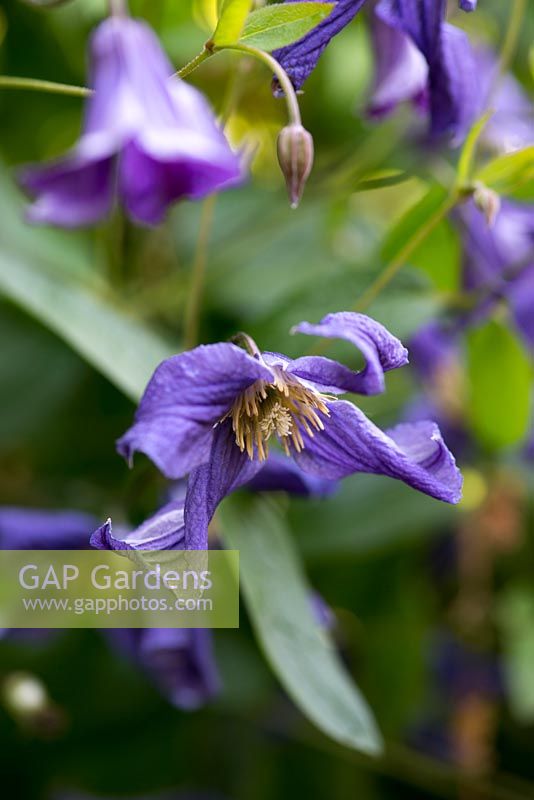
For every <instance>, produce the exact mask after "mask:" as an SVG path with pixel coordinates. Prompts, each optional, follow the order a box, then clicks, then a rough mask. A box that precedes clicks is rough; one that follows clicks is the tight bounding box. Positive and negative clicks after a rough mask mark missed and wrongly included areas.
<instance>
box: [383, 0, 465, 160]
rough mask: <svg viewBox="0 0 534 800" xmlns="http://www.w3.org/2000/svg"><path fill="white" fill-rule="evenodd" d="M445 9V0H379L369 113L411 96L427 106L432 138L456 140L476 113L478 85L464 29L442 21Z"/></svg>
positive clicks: (389, 108)
mask: <svg viewBox="0 0 534 800" xmlns="http://www.w3.org/2000/svg"><path fill="white" fill-rule="evenodd" d="M462 7H463V6H462ZM471 10H472V9H471ZM446 12H447V3H446V0H380V2H379V3H378V5H377V6H376V8H375V11H374V21H373V42H374V50H375V60H376V75H375V82H374V87H373V90H372V94H371V99H370V102H369V112H370V113H371V114H372V115H383V114H386V113H389V112H390V111H392V110H393V109H394V108H395V107H396V106H397V105H398V104H399V103H401V102H405V101H411V102H413V103H414V104H415V105H416V106H417V107H418V108H419V109H420V110H428V112H429V114H430V133H431V135H432V136H433V137H436V136H448V137H449V138H450V140H451V143H452V144H454V145H457V144H460V143H461V141H462V140H463V138H464V137H465V135H466V133H467V131H468V130H469V128H470V127H471V125H472V123H473V122H474V120H475V119H476V117H477V111H478V107H479V101H480V89H479V86H478V76H477V63H476V59H475V52H474V49H473V47H472V45H471V43H470V41H469V38H468V36H467V34H466V33H464V31H462V30H460V28H457V27H456V26H454V25H450V24H449V23H447V22H446V21H445V16H446Z"/></svg>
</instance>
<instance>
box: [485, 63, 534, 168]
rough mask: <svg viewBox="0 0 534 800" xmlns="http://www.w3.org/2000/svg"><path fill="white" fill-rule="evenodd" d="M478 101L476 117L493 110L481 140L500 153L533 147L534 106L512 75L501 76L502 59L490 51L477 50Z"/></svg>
mask: <svg viewBox="0 0 534 800" xmlns="http://www.w3.org/2000/svg"><path fill="white" fill-rule="evenodd" d="M475 59H476V69H477V79H478V84H479V101H478V110H477V112H476V116H477V117H478V116H481V115H482V113H483V112H484V111H485V110H486V109H488V108H491V110H492V115H491V117H490V118H489V120H488V122H487V123H486V125H485V126H484V130H483V131H482V135H481V141H482V142H483V143H484V144H485V145H486V146H487V147H489V148H490V149H492V150H494V151H496V152H497V153H511V152H514V151H515V150H521V149H523V148H524V147H527V146H528V145H531V144H534V105H533V104H532V102H531V100H530V98H529V97H528V95H527V93H526V92H525V90H524V89H523V87H522V86H521V84H520V83H519V82H518V81H517V80H516V79H515V78H514V76H513V75H512V74H510V73H507V74H505V75H501V74H500V65H499V59H498V57H497V56H496V55H495V53H493V52H491V51H490V50H488V49H487V48H484V47H481V48H477V49H476V51H475Z"/></svg>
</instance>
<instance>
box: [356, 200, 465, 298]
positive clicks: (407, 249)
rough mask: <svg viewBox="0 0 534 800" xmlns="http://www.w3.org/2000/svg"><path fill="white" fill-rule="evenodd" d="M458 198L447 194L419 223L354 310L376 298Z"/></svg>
mask: <svg viewBox="0 0 534 800" xmlns="http://www.w3.org/2000/svg"><path fill="white" fill-rule="evenodd" d="M458 200H459V195H458V193H457V192H456V191H454V192H452V193H451V194H450V195H448V197H447V198H446V199H445V201H444V202H443V203H442V204H441V206H440V207H439V208H438V209H436V211H435V212H434V213H433V214H432V216H431V217H429V219H427V221H426V222H425V224H424V225H421V227H420V228H418V230H417V231H416V232H415V233H414V235H413V236H412V237H411V238H410V239H408V241H407V242H406V244H405V245H404V247H403V248H402V249H401V250H400V251H399V253H398V254H397V255H396V256H395V258H393V259H392V260H391V261H390V262H389V263H388V264H387V265H386V267H385V269H384V271H383V272H382V273H381V274H380V275H379V276H378V278H377V279H376V280H375V281H374V282H373V283H372V284H371V285H370V286H369V288H368V289H367V290H366V291H365V292H364V293H363V295H362V296H361V297H360V299H359V300H358V302H357V303H356V304H355V306H354V309H353V310H354V311H363V310H364V309H366V308H368V307H369V306H370V305H371V303H373V302H374V301H375V300H376V298H377V297H378V295H379V294H380V292H381V291H382V289H384V288H385V287H386V286H387V285H388V283H390V282H391V281H392V280H393V278H394V277H395V275H396V274H397V272H398V271H399V270H400V269H401V267H402V266H403V265H404V264H405V263H406V261H407V260H408V258H409V257H410V256H411V255H412V253H413V252H414V251H415V250H416V249H417V247H419V245H420V244H422V243H423V242H424V240H425V239H426V237H427V236H429V235H430V234H431V233H432V231H433V230H434V228H435V227H436V226H437V225H438V224H439V223H440V222H441V220H442V219H444V218H445V217H446V216H447V214H448V213H449V211H451V210H452V209H453V208H454V206H455V205H456V204H457V202H458Z"/></svg>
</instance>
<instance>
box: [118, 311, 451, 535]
mask: <svg viewBox="0 0 534 800" xmlns="http://www.w3.org/2000/svg"><path fill="white" fill-rule="evenodd" d="M294 332H299V333H305V334H308V335H312V336H324V337H327V338H340V339H345V340H348V341H349V342H351V343H352V344H354V345H355V346H356V347H358V348H359V349H360V351H361V352H362V353H363V354H364V356H365V359H366V365H365V367H364V369H363V370H361V371H359V372H355V371H353V370H351V369H349V368H348V367H346V366H344V365H342V364H340V363H338V362H336V361H333V360H331V359H328V358H324V357H322V356H305V357H303V358H298V359H296V360H291V359H289V358H287V357H286V356H283V355H281V354H279V353H269V352H263V353H261V352H260V351H259V350H258V349H257V347H256V346H255V344H254V343H253V342H252V341H251V340H250V339H248V337H247V339H246V345H247V346H248V349H249V352H246V351H245V350H244V349H241V348H240V347H237V346H236V345H235V344H230V343H219V344H213V345H204V346H200V347H197V348H195V349H194V350H192V351H189V352H186V353H182V354H181V355H178V356H174V357H172V358H170V359H168V360H166V361H164V362H163V363H162V364H160V366H159V367H158V368H157V370H156V372H155V373H154V375H153V377H152V378H151V380H150V382H149V384H148V386H147V389H146V391H145V394H144V395H143V398H142V400H141V403H140V405H139V409H138V411H137V414H136V419H135V422H134V425H133V426H132V427H131V428H130V429H129V430H128V431H127V432H126V434H125V435H124V436H123V437H122V439H121V440H120V441H119V442H118V448H119V451H120V452H121V453H122V454H123V455H124V456H125V457H126V458H127V459H128V460H129V461H131V459H132V457H133V454H134V453H135V452H136V451H140V452H143V453H145V454H146V455H148V456H149V457H150V458H151V459H152V461H154V463H155V464H156V465H157V466H158V467H159V469H160V470H161V471H162V472H163V473H164V474H165V475H166V476H167V477H170V478H179V477H181V476H183V475H185V474H188V473H190V476H189V483H188V490H187V497H186V501H185V508H184V527H185V533H184V541H185V546H186V547H187V548H190V549H205V548H206V544H207V528H208V524H209V522H210V520H211V517H212V516H213V513H214V512H215V509H216V507H217V505H218V503H219V502H220V501H221V500H222V498H223V497H225V496H226V495H227V494H228V493H229V492H230V491H233V490H234V489H236V488H237V487H238V486H242V485H244V484H245V483H247V482H249V481H251V480H252V478H253V477H254V476H255V475H256V474H257V473H258V472H259V470H260V469H261V468H262V465H263V464H264V462H265V460H266V458H267V455H268V451H269V443H270V442H271V441H272V440H276V439H277V440H278V442H279V443H280V445H281V446H282V449H283V450H284V451H285V454H286V456H292V457H293V458H294V459H295V461H296V462H297V463H298V465H299V466H300V467H301V468H302V469H303V470H304V471H305V472H309V473H310V474H313V475H316V476H318V477H321V478H326V479H329V480H333V479H339V478H342V477H345V476H347V475H350V474H352V473H355V472H368V473H374V474H380V475H388V476H389V477H392V478H397V479H399V480H403V481H405V482H406V483H408V484H409V485H411V486H413V487H414V488H417V489H419V490H420V491H423V492H425V493H427V494H429V495H431V496H433V497H436V498H439V499H441V500H445V501H447V502H452V503H454V502H457V501H458V500H459V497H460V493H461V483H462V480H461V475H460V473H459V471H458V469H457V468H456V465H455V461H454V458H453V456H452V455H451V453H450V452H449V451H448V449H447V448H446V447H445V445H444V443H443V440H442V438H441V435H440V432H439V429H438V428H437V426H436V425H435V424H434V423H432V422H421V423H417V424H415V425H409V424H404V425H399V426H397V427H395V428H393V429H391V430H389V431H386V432H384V431H381V430H380V429H379V428H377V427H376V426H375V425H374V424H373V423H372V422H371V421H370V420H369V419H367V417H366V416H365V415H364V414H363V413H362V412H361V411H360V410H359V409H358V408H357V407H356V406H354V405H353V404H352V403H350V402H348V401H346V400H342V399H338V398H337V396H338V395H340V394H343V393H345V392H352V393H355V392H358V393H360V394H376V393H379V392H382V391H383V390H384V373H385V372H386V371H388V370H390V369H394V368H396V367H399V366H402V365H404V364H406V363H407V351H406V349H405V348H404V347H403V346H402V344H401V343H400V342H399V340H398V339H396V338H395V337H394V336H392V335H391V334H390V333H389V332H388V331H387V330H386V329H385V328H384V327H383V326H382V325H380V324H379V323H377V322H375V321H374V320H372V319H370V318H369V317H366V316H364V315H361V314H354V313H337V314H329V315H327V316H326V317H325V318H324V319H323V320H322V321H321V322H320V323H319V324H317V325H313V324H310V323H301V324H300V325H298V326H296V328H295V329H294Z"/></svg>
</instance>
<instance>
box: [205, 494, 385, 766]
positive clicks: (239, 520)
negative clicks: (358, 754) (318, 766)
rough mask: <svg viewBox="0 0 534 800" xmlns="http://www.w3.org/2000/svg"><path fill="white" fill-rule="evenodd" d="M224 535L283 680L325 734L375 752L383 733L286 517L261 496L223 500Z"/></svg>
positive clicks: (256, 623) (263, 640)
mask: <svg viewBox="0 0 534 800" xmlns="http://www.w3.org/2000/svg"><path fill="white" fill-rule="evenodd" d="M220 514H221V516H220V519H221V522H222V527H223V535H224V540H225V542H226V543H227V544H228V546H229V547H231V548H232V549H235V550H239V551H240V567H241V582H242V586H243V590H244V595H245V601H246V604H247V608H248V610H249V613H250V616H251V619H252V622H253V625H254V627H255V629H256V634H257V636H258V639H259V641H260V643H261V645H262V647H263V649H264V651H265V655H266V657H267V659H268V661H269V662H270V664H271V666H272V668H273V670H274V671H275V673H276V674H277V676H278V678H279V679H280V682H281V683H282V684H283V686H284V688H285V689H286V691H287V692H288V694H289V695H290V696H291V698H292V699H293V700H294V702H295V703H296V705H297V706H298V707H299V708H300V710H301V711H302V712H303V713H304V714H305V715H306V716H307V717H308V718H309V719H310V720H311V721H312V722H313V723H314V724H315V725H316V726H317V727H318V728H320V730H322V731H323V733H326V734H327V736H330V737H332V739H335V740H336V741H338V742H340V743H342V744H344V745H347V746H348V747H352V748H354V749H356V750H361V751H363V752H365V753H369V754H372V755H376V754H378V753H379V752H380V750H381V739H380V734H379V733H378V731H377V728H376V725H375V722H374V720H373V717H372V715H371V712H370V711H369V709H368V707H367V704H366V703H365V700H364V699H363V697H362V696H361V694H360V692H359V691H358V689H357V688H356V686H355V685H354V684H353V682H352V680H351V679H350V677H349V675H348V674H347V672H346V670H345V668H344V667H343V666H342V664H341V661H340V660H339V658H338V655H337V653H336V651H335V648H334V646H333V644H332V642H331V640H330V637H329V635H328V634H327V632H326V631H325V630H324V629H322V628H321V627H320V626H319V625H318V624H317V622H316V620H315V619H314V615H313V611H312V604H311V589H310V587H309V585H308V583H307V581H306V578H305V576H304V574H303V572H302V567H301V564H300V561H299V559H298V556H297V554H296V552H295V549H294V547H293V543H292V541H291V534H290V532H289V531H288V530H287V527H286V526H285V524H284V521H283V519H282V518H281V516H280V514H279V513H278V512H277V511H276V509H275V508H274V507H273V506H272V505H271V504H270V503H269V502H268V501H267V500H266V499H265V498H262V497H259V498H258V497H255V498H247V500H246V501H245V500H244V499H243V498H239V497H231V498H229V499H227V500H226V501H225V503H224V505H223V507H222V509H221V512H220Z"/></svg>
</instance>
